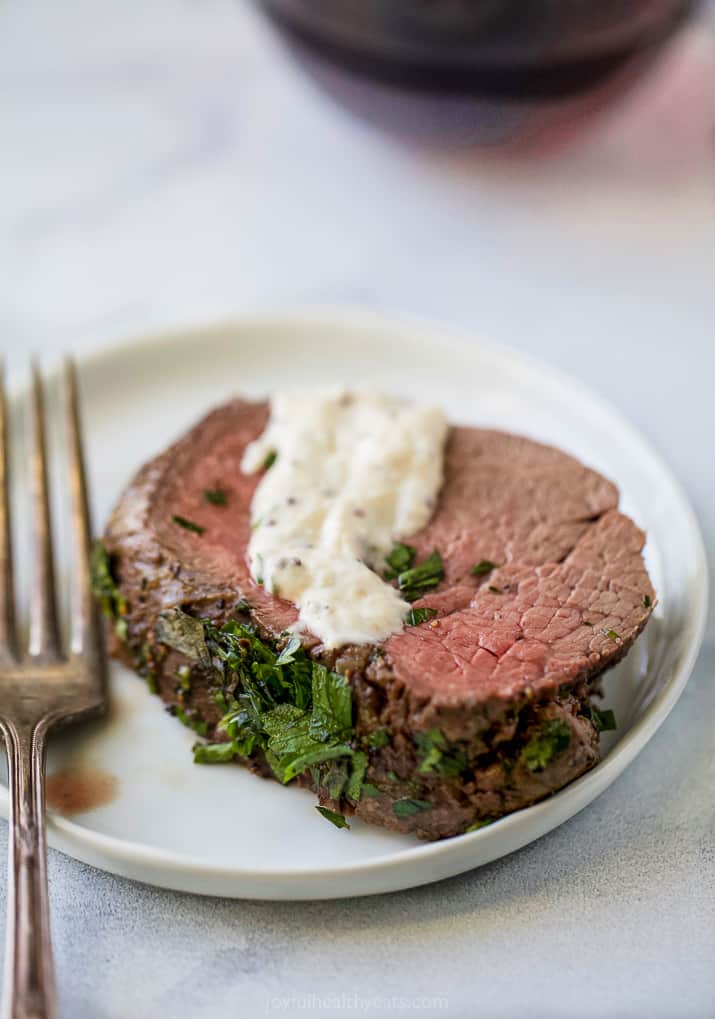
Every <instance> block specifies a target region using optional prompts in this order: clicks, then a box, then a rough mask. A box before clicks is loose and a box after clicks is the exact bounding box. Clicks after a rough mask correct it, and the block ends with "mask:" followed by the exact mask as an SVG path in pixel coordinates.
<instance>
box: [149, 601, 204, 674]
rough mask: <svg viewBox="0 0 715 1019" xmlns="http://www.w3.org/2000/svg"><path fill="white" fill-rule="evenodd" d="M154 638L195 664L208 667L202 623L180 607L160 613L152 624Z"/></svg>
mask: <svg viewBox="0 0 715 1019" xmlns="http://www.w3.org/2000/svg"><path fill="white" fill-rule="evenodd" d="M154 633H155V635H156V639H157V640H158V641H159V642H160V643H161V644H166V646H167V647H170V648H172V649H173V650H174V651H178V652H179V653H180V654H182V655H184V656H185V657H186V658H188V659H189V661H190V662H195V663H196V664H197V665H202V666H203V667H204V668H208V667H209V666H210V665H211V655H210V654H209V649H208V647H207V646H206V641H205V640H204V624H203V623H202V622H201V620H200V619H196V618H195V617H194V616H190V615H188V613H186V612H184V611H183V610H182V609H180V608H173V609H166V610H165V611H164V612H162V613H160V615H159V618H158V619H157V621H156V624H155V626H154Z"/></svg>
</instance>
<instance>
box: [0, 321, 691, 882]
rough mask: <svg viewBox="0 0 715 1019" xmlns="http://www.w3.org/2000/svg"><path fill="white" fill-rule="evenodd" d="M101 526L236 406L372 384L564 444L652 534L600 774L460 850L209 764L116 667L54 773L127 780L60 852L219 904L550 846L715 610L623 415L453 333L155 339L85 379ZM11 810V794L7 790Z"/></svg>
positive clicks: (124, 351)
mask: <svg viewBox="0 0 715 1019" xmlns="http://www.w3.org/2000/svg"><path fill="white" fill-rule="evenodd" d="M80 371H81V383H82V389H83V394H84V416H85V424H86V433H87V437H88V458H89V468H90V478H91V482H92V488H93V496H94V511H95V520H96V521H97V524H98V529H99V527H100V526H101V525H102V524H103V522H104V521H105V519H106V517H107V514H108V512H109V510H110V508H111V506H112V504H113V502H114V501H115V499H116V497H117V496H118V495H119V492H120V491H121V489H122V487H123V486H124V485H125V484H126V482H127V481H128V480H129V478H130V476H131V475H132V473H133V472H134V471H135V470H136V468H137V467H138V466H139V465H140V464H141V463H142V462H143V461H144V460H146V459H148V458H149V457H151V456H153V455H154V454H155V453H157V452H159V451H160V450H161V449H162V448H163V447H164V446H166V445H167V443H169V442H170V441H171V440H172V439H173V438H174V437H175V436H177V435H178V434H180V433H181V432H183V431H184V430H185V429H186V428H187V427H188V426H189V425H190V424H192V422H193V421H194V420H195V419H196V418H198V417H199V416H201V415H202V414H203V413H204V412H205V411H206V410H208V409H209V408H210V407H212V406H213V405H214V404H216V403H218V402H219V401H221V400H223V399H225V398H226V397H228V396H230V395H231V394H234V393H245V394H248V395H258V394H265V393H267V392H268V391H270V390H271V389H274V388H276V387H280V386H286V385H291V386H300V385H314V384H316V383H322V382H326V381H341V382H349V383H351V384H359V383H366V384H370V385H374V386H377V387H381V388H384V389H386V390H392V391H395V392H398V393H402V394H404V395H407V396H413V397H417V398H428V399H429V400H430V401H434V402H439V403H441V404H442V405H443V406H444V407H446V408H448V410H449V413H450V416H451V418H452V419H453V420H455V421H461V422H465V423H469V424H484V425H492V426H495V427H498V428H505V429H509V430H512V431H517V432H522V433H524V434H526V435H529V436H532V437H534V438H537V439H541V440H544V441H546V442H550V443H554V444H556V445H558V446H561V447H562V448H564V449H566V450H568V451H569V452H571V453H574V454H575V455H576V456H578V457H580V458H581V459H582V460H584V461H585V462H586V463H588V464H590V465H592V466H593V467H595V468H597V469H598V470H601V471H603V472H604V473H605V474H607V475H608V476H609V477H611V478H613V479H614V480H615V481H616V482H617V483H618V485H619V486H620V488H621V492H622V503H621V505H622V508H623V509H624V510H625V511H626V512H627V513H629V514H631V515H632V516H633V517H634V518H635V519H636V520H637V521H638V523H639V524H640V525H641V526H643V527H644V528H645V529H646V530H647V532H648V544H647V549H646V558H647V564H648V569H649V571H650V574H651V577H652V579H653V582H654V585H655V587H656V590H657V591H658V596H659V604H658V607H657V610H656V612H655V616H654V618H653V619H652V621H651V622H650V624H649V626H648V628H647V630H646V632H645V634H644V635H643V637H642V638H641V639H640V640H639V641H638V643H637V645H636V646H635V648H634V649H633V650H632V651H631V653H630V654H629V655H628V657H627V659H626V660H625V661H624V662H623V663H621V665H619V666H618V667H617V668H616V669H615V670H614V671H613V672H612V673H610V674H609V676H608V678H607V680H606V684H605V686H606V694H607V696H606V700H605V702H604V703H605V704H606V705H607V706H609V707H612V708H614V709H615V712H616V716H617V718H618V721H619V729H618V732H617V734H613V735H611V736H610V737H609V738H606V739H604V740H603V743H604V751H605V756H604V759H603V761H602V762H601V763H600V764H599V765H598V767H597V768H595V769H594V770H593V771H591V772H589V773H588V774H587V775H585V776H584V777H583V778H581V779H579V780H578V781H577V782H574V783H573V784H572V785H570V786H568V787H567V788H566V789H564V790H562V791H561V792H559V793H558V794H557V795H555V796H553V797H552V798H550V799H549V800H547V801H545V802H543V803H540V804H538V805H536V806H533V807H530V808H528V809H526V810H522V811H520V812H518V813H515V814H512V815H510V816H509V817H506V818H503V819H502V820H500V821H498V822H496V823H495V824H493V825H491V826H489V827H487V828H484V829H482V830H481V831H477V832H474V833H472V834H469V835H463V836H460V837H458V838H453V839H447V840H445V841H442V842H437V843H432V844H420V843H418V842H417V841H415V840H413V839H412V838H409V837H405V836H400V835H395V834H390V833H387V832H383V831H380V830H378V829H373V828H370V827H368V826H366V825H364V824H361V823H360V822H354V823H353V826H352V829H351V831H349V832H346V831H338V830H337V829H335V828H333V827H331V825H330V824H328V823H326V822H325V821H324V820H323V819H322V818H321V817H320V816H319V815H318V814H317V813H316V811H315V810H314V809H313V804H314V797H313V796H312V795H311V794H310V793H307V792H303V791H300V790H298V789H294V788H290V787H281V786H280V785H278V784H277V783H272V782H267V781H265V780H262V779H260V778H256V777H254V776H253V775H251V774H249V773H248V772H246V771H244V770H243V769H241V768H239V767H231V766H225V767H218V766H217V767H197V766H195V765H194V764H193V763H192V759H191V752H190V748H191V745H192V743H193V739H194V737H193V734H192V733H190V732H188V731H187V730H185V729H183V728H182V727H181V726H180V725H178V724H177V723H176V721H175V720H174V719H172V718H171V717H169V716H168V715H167V714H166V713H165V712H164V711H163V710H162V706H161V703H160V702H159V700H158V698H156V697H152V696H151V695H150V694H149V692H148V691H147V689H146V687H145V686H144V684H143V683H142V682H141V681H140V680H139V679H138V678H136V677H135V676H133V675H132V674H131V673H129V672H127V671H126V670H125V669H122V668H120V667H118V666H114V667H113V668H112V708H111V712H110V716H109V718H108V720H106V721H105V722H101V723H96V724H95V725H94V726H92V727H88V729H87V730H85V731H84V732H82V733H80V732H75V734H74V735H73V736H71V737H70V736H68V737H62V738H61V739H59V740H58V741H57V742H56V743H55V745H54V746H53V747H52V748H51V752H50V761H49V766H50V771H51V772H54V771H58V770H59V769H67V768H70V769H77V770H79V771H87V770H88V769H89V770H92V771H94V770H97V769H99V770H100V771H101V772H105V773H109V774H110V775H113V776H115V777H116V778H117V779H118V794H117V796H116V798H115V799H114V800H113V801H112V802H110V803H109V804H107V805H105V806H103V807H99V808H97V809H94V810H91V811H88V812H86V813H83V814H79V815H75V816H73V817H71V818H68V817H62V816H59V815H58V814H52V815H51V816H50V819H49V825H48V828H49V840H50V843H51V844H52V845H54V846H56V847H57V848H59V849H61V850H62V851H63V852H65V853H68V854H69V855H71V856H74V857H77V858H78V859H80V860H83V861H85V862H87V863H90V864H93V865H95V866H97V867H101V868H104V869H106V870H109V871H113V872H114V873H117V874H121V875H124V876H126V877H130V878H135V879H138V880H142V881H147V882H150V883H153V884H157V885H162V886H166V887H169V888H177V889H182V890H187V891H192V892H199V893H203V894H209V895H229V896H237V897H248V898H265V899H304V898H332V897H338V896H348V895H366V894H372V893H376V892H385V891H394V890H397V889H401V888H407V887H410V886H413V885H418V884H424V883H427V882H429V881H435V880H437V879H439V878H444V877H448V876H450V875H453V874H458V873H460V872H462V871H466V870H469V869H470V868H472V867H478V866H480V865H481V864H484V863H487V862H489V861H491V860H494V859H496V858H497V857H500V856H503V855H505V854H506V853H510V852H513V851H514V850H515V849H519V848H520V847H521V846H523V845H525V844H526V843H528V842H531V841H532V840H533V839H536V838H538V837H539V836H541V835H543V834H544V833H545V832H548V831H550V830H551V829H552V828H555V827H556V826H557V825H559V824H561V823H562V822H563V821H565V820H567V819H568V818H570V817H571V816H572V815H573V814H575V813H576V812H577V811H579V810H581V809H582V808H583V807H585V806H586V805H587V804H589V803H590V802H591V801H592V800H593V799H594V798H595V797H596V796H598V795H599V793H601V792H602V791H603V790H604V789H605V788H606V787H607V786H609V785H610V783H611V782H613V780H614V779H615V778H616V777H617V776H618V775H619V774H620V773H621V772H622V771H623V769H624V768H625V767H626V766H627V765H628V764H629V763H630V762H631V761H632V760H633V758H634V757H635V755H636V754H637V753H638V752H639V751H640V750H641V749H642V748H643V746H644V745H645V743H646V742H647V741H648V740H649V739H650V737H651V736H652V735H653V733H654V732H655V731H656V729H657V728H658V726H659V725H660V724H661V723H662V722H663V720H664V719H665V717H666V716H667V714H668V712H669V711H670V710H671V708H672V707H673V705H674V704H675V701H676V700H677V698H678V696H679V695H680V693H681V691H682V689H683V687H684V685H685V682H686V680H687V678H688V675H689V673H690V670H691V668H692V665H693V662H694V660H695V656H696V654H697V650H698V647H699V644H700V641H701V637H702V632H703V626H704V620H705V609H706V600H707V591H706V586H707V574H706V568H705V555H704V550H703V545H702V541H701V538H700V534H699V532H698V527H697V523H696V521H695V518H694V516H693V513H692V511H691V509H690V507H689V505H688V503H687V501H686V499H685V498H684V496H683V494H682V493H681V491H680V490H679V488H678V486H677V484H676V482H675V481H674V479H673V477H672V476H671V474H670V472H669V471H668V470H667V468H666V467H665V466H664V465H663V464H662V463H661V462H660V461H659V459H658V458H657V456H656V455H655V454H654V453H653V451H652V450H651V449H650V447H649V446H648V445H647V444H646V443H645V442H644V441H643V439H641V438H640V437H639V436H638V435H637V434H636V433H635V432H634V430H633V429H632V428H631V427H630V426H629V425H628V424H627V423H626V422H625V421H624V420H623V419H622V418H621V417H620V416H619V415H618V414H617V413H615V412H614V411H613V410H612V409H611V408H610V407H609V406H607V405H606V404H604V403H603V402H602V401H601V400H600V399H598V398H596V397H595V396H593V395H592V394H591V393H589V392H588V391H587V390H585V389H584V388H583V387H582V386H581V385H579V384H578V383H576V382H574V381H573V380H572V379H569V378H565V377H564V376H562V375H561V374H560V373H558V372H556V371H554V370H553V369H551V368H549V367H547V366H544V365H541V364H539V363H537V362H535V361H532V360H531V359H529V358H526V357H524V356H522V355H519V354H516V353H513V352H511V351H508V350H504V349H502V348H500V347H494V346H491V345H489V344H486V343H484V342H482V341H481V340H480V339H478V338H477V337H473V336H461V337H460V336H456V335H455V334H454V333H452V332H449V333H447V332H445V331H444V330H443V329H442V328H440V327H435V326H425V325H424V324H422V325H417V324H415V323H404V322H403V323H394V322H386V321H384V320H382V319H379V318H373V317H371V316H367V315H364V314H360V315H354V314H350V315H344V314H341V315H338V314H329V315H326V314H323V315H317V316H316V315H311V316H306V315H300V316H294V317H281V318H263V319H260V320H251V321H243V322H238V323H236V324H235V325H228V326H222V327H219V328H215V327H214V328H207V329H200V330H193V331H191V332H184V333H180V334H175V335H169V336H161V337H154V338H148V339H145V340H143V341H141V342H136V343H132V344H129V345H125V346H121V347H117V348H114V349H110V350H107V351H104V352H100V353H98V354H95V355H92V356H90V357H88V358H85V359H84V360H83V361H82V362H81V364H80ZM0 808H1V809H2V810H3V811H4V812H5V813H7V792H6V788H5V787H4V786H3V787H2V788H0Z"/></svg>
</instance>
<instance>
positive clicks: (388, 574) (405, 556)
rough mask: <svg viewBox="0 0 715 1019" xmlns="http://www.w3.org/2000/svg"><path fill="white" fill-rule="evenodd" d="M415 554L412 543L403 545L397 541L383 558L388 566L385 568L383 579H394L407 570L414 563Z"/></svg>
mask: <svg viewBox="0 0 715 1019" xmlns="http://www.w3.org/2000/svg"><path fill="white" fill-rule="evenodd" d="M415 555H416V550H415V549H414V548H413V547H412V545H403V544H401V543H400V542H398V543H397V544H396V545H395V547H394V548H393V549H392V552H390V554H389V556H387V558H386V559H385V562H386V563H387V567H388V568H387V569H386V570H385V579H386V580H394V579H395V578H396V577H399V575H400V574H401V573H404V572H405V570H409V569H410V567H411V566H413V565H414V562H415Z"/></svg>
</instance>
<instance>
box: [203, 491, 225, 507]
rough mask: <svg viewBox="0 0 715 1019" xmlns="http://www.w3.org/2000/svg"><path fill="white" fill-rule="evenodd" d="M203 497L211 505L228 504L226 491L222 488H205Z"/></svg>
mask: <svg viewBox="0 0 715 1019" xmlns="http://www.w3.org/2000/svg"><path fill="white" fill-rule="evenodd" d="M204 499H205V500H206V502H210V503H211V505H212V506H226V505H228V493H227V492H226V491H225V489H223V488H207V489H206V490H205V491H204Z"/></svg>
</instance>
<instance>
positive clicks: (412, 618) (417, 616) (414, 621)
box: [405, 608, 437, 626]
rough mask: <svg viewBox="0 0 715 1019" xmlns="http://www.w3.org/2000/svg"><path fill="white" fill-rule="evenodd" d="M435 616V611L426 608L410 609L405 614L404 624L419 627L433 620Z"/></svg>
mask: <svg viewBox="0 0 715 1019" xmlns="http://www.w3.org/2000/svg"><path fill="white" fill-rule="evenodd" d="M436 615H437V609H428V608H417V609H410V611H409V612H408V613H407V618H406V619H405V624H406V625H407V626H419V625H420V623H425V622H427V620H428V619H434V617H435V616H436Z"/></svg>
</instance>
